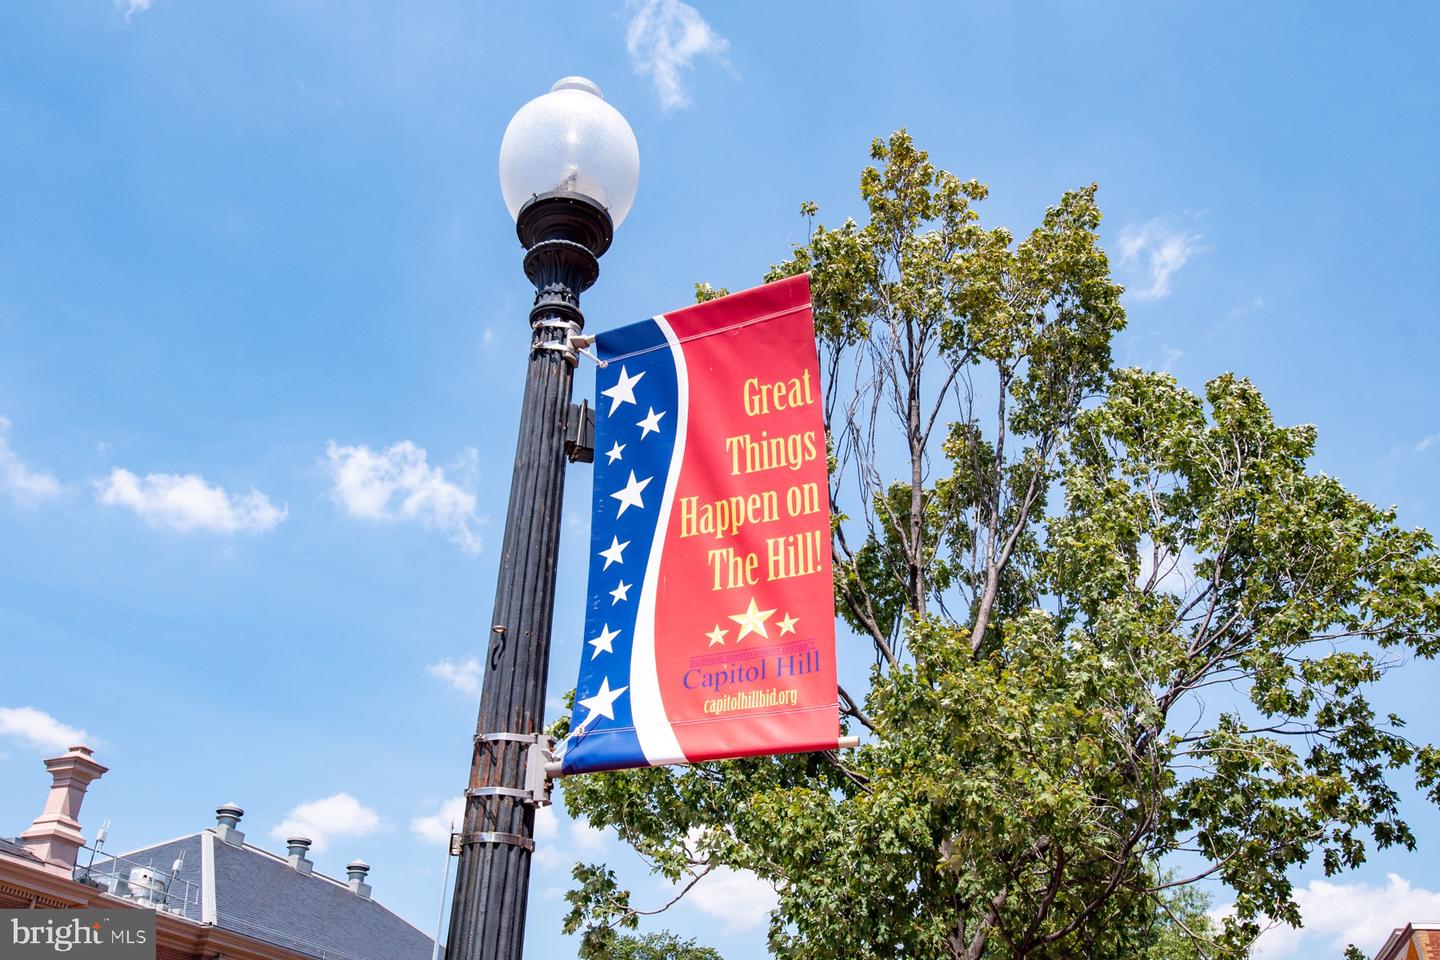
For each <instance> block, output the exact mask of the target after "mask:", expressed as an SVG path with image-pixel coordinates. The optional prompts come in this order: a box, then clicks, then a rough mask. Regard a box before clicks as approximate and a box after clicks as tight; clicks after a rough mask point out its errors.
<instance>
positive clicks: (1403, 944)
mask: <svg viewBox="0 0 1440 960" xmlns="http://www.w3.org/2000/svg"><path fill="white" fill-rule="evenodd" d="M1375 960H1440V923H1408V924H1406V925H1405V926H1403V927H1401V928H1400V929H1399V930H1396V931H1395V932H1394V933H1392V934H1390V939H1389V940H1386V941H1385V946H1383V947H1381V948H1380V952H1379V953H1377V954H1375Z"/></svg>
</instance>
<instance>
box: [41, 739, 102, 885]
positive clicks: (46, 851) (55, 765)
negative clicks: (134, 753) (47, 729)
mask: <svg viewBox="0 0 1440 960" xmlns="http://www.w3.org/2000/svg"><path fill="white" fill-rule="evenodd" d="M45 768H46V769H47V770H49V771H50V777H51V783H50V795H49V796H48V797H46V798H45V810H44V812H42V813H41V814H40V816H38V817H36V818H35V822H34V823H32V824H30V829H29V830H26V831H25V832H24V833H22V834H20V840H21V841H22V842H23V843H24V844H25V849H27V850H29V851H30V852H31V853H33V854H35V856H37V857H39V858H40V859H41V861H43V862H44V864H45V869H47V870H49V871H50V872H51V873H57V874H60V875H61V876H64V877H69V876H70V875H71V874H72V873H73V872H74V871H75V854H76V853H77V852H78V851H79V850H80V848H81V847H83V846H84V845H85V837H84V836H83V835H82V834H81V833H80V820H79V817H80V804H81V803H83V802H84V800H85V791H86V789H88V788H89V786H90V784H91V783H93V782H95V781H96V780H99V779H100V778H101V777H102V776H104V775H105V771H106V770H108V769H109V768H108V767H105V766H102V765H101V764H99V763H97V762H95V758H94V756H93V755H92V753H91V750H90V748H89V747H85V746H74V747H71V748H70V749H69V750H67V751H65V753H63V754H61V755H60V756H58V757H51V758H50V759H49V760H46V761H45Z"/></svg>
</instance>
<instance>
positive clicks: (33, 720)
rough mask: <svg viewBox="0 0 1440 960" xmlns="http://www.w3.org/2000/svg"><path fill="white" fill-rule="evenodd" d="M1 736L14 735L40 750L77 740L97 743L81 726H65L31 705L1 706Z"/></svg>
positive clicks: (60, 747) (54, 747)
mask: <svg viewBox="0 0 1440 960" xmlns="http://www.w3.org/2000/svg"><path fill="white" fill-rule="evenodd" d="M0 736H6V737H14V738H15V739H17V740H20V741H22V742H23V743H25V744H27V745H28V746H31V747H36V748H38V749H40V750H57V751H58V750H65V749H67V748H69V747H73V746H75V745H76V744H85V745H87V746H91V747H93V746H95V745H96V744H95V743H94V742H93V741H91V739H90V734H88V733H86V732H85V731H84V730H81V729H79V728H78V727H71V726H67V725H66V724H63V723H61V722H60V721H59V720H56V719H55V718H54V717H52V716H50V714H48V713H46V712H44V711H43V710H36V709H35V708H34V707H0Z"/></svg>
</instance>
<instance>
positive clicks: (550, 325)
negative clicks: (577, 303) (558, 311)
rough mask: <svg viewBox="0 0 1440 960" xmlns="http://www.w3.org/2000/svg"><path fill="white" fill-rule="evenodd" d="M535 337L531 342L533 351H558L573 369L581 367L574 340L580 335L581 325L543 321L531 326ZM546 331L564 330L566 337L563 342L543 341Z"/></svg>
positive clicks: (572, 322) (570, 322)
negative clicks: (543, 332)
mask: <svg viewBox="0 0 1440 960" xmlns="http://www.w3.org/2000/svg"><path fill="white" fill-rule="evenodd" d="M530 327H531V329H532V330H534V332H535V335H534V337H533V338H532V339H531V341H530V349H531V350H556V351H559V352H560V353H561V354H563V355H564V356H565V362H566V363H568V364H570V366H572V367H578V366H580V355H579V353H578V352H576V349H575V344H574V343H573V342H572V340H573V339H574V338H575V337H576V336H578V335H579V334H580V324H578V323H576V322H575V321H573V320H559V319H554V320H541V321H539V322H538V323H533V324H531V325H530ZM544 330H564V331H565V337H564V338H563V339H561V340H542V339H540V338H541V336H542V331H544Z"/></svg>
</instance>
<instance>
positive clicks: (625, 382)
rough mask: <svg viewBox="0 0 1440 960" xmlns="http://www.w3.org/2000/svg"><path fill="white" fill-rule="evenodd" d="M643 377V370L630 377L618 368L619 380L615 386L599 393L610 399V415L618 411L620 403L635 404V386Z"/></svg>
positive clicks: (622, 368) (623, 369)
mask: <svg viewBox="0 0 1440 960" xmlns="http://www.w3.org/2000/svg"><path fill="white" fill-rule="evenodd" d="M643 376H645V371H644V370H641V371H640V372H639V373H637V374H635V376H633V377H632V376H629V375H628V374H627V373H626V372H625V368H624V367H623V366H622V367H621V368H620V379H619V380H618V381H616V383H615V386H613V387H611V388H610V389H609V390H601V391H600V395H601V396H603V397H609V398H610V413H614V412H615V411H616V410H617V409H619V407H620V404H622V403H634V402H635V384H637V383H639V382H640V378H641V377H643ZM607 416H609V414H607Z"/></svg>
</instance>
